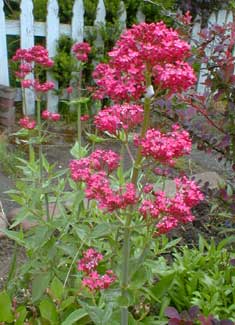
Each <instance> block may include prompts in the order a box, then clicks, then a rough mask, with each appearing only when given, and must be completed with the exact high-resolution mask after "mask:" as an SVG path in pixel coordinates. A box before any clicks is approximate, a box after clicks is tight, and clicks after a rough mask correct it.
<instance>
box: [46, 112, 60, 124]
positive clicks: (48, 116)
mask: <svg viewBox="0 0 235 325" xmlns="http://www.w3.org/2000/svg"><path fill="white" fill-rule="evenodd" d="M42 118H43V119H44V120H51V121H54V122H56V121H59V120H60V114H58V113H52V112H49V111H48V110H44V111H43V112H42Z"/></svg>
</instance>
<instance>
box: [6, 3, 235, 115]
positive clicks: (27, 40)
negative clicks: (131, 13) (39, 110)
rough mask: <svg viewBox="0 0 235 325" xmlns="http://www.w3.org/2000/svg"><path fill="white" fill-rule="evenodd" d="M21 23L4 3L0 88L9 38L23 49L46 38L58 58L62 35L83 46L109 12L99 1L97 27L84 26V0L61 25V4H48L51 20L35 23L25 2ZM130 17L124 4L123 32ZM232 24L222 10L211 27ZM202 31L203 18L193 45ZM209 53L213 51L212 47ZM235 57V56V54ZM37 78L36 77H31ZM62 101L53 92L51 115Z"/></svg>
mask: <svg viewBox="0 0 235 325" xmlns="http://www.w3.org/2000/svg"><path fill="white" fill-rule="evenodd" d="M20 9H21V13H20V19H19V20H7V19H6V18H5V13H4V1H3V0H0V39H1V42H0V84H3V85H6V86H8V85H9V70H8V60H9V58H8V50H7V36H8V35H14V36H20V47H21V48H30V47H32V46H34V44H35V36H41V37H45V38H46V47H47V50H48V52H49V56H50V57H53V56H55V54H56V46H57V41H58V39H59V37H60V35H66V36H69V37H71V38H72V39H73V41H74V42H77V41H79V42H81V41H83V40H84V38H85V37H86V36H87V35H88V33H89V34H90V33H91V32H92V30H94V29H96V30H98V28H97V27H98V26H99V25H100V24H102V25H105V16H106V9H105V5H104V1H103V0H99V1H98V5H97V8H96V18H95V20H94V25H93V26H89V27H87V26H84V15H85V14H86V13H85V9H84V3H83V0H75V1H74V4H73V10H72V12H73V13H72V21H71V24H61V23H60V21H59V15H58V13H59V6H58V2H57V0H48V3H47V18H46V22H35V21H34V16H33V1H32V0H21V4H20ZM136 17H137V21H139V22H140V21H144V20H145V17H144V15H143V13H142V12H141V11H140V10H138V12H137V16H136ZM126 20H127V14H126V9H125V5H124V3H123V1H121V3H120V15H119V22H120V26H121V28H122V29H125V27H126ZM228 22H233V13H232V12H231V11H226V10H220V11H218V12H217V13H213V14H212V15H211V16H210V18H209V21H208V25H210V24H213V23H217V24H219V25H223V24H225V23H228ZM200 30H201V23H200V17H197V19H196V20H195V22H194V26H193V29H192V41H191V44H192V45H193V44H194V40H195V39H199V36H198V32H200ZM96 45H98V46H101V47H102V45H103V40H102V36H101V35H100V34H99V33H98V34H97V40H96ZM207 51H208V53H209V52H210V51H211V49H210V48H209V47H208V49H207ZM234 54H235V53H234ZM206 74H207V71H206V70H205V66H203V65H202V66H201V70H200V73H199V79H198V85H197V90H198V92H199V93H204V92H205V85H204V84H203V82H204V80H205V78H206ZM30 77H31V78H33V75H31V76H30ZM47 79H48V80H51V81H53V82H54V83H55V85H56V87H58V83H57V81H56V80H54V78H53V76H52V75H51V74H50V73H47ZM20 99H21V97H20V92H18V95H17V100H20ZM58 101H59V98H58V96H56V95H55V94H53V93H52V92H49V93H48V95H47V107H48V109H49V110H50V111H52V112H56V111H57V109H58ZM26 107H27V112H26V113H27V114H29V115H30V114H34V112H35V101H34V94H33V92H32V91H31V90H30V89H26Z"/></svg>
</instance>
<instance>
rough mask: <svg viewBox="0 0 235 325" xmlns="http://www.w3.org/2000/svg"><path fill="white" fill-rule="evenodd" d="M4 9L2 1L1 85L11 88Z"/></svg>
mask: <svg viewBox="0 0 235 325" xmlns="http://www.w3.org/2000/svg"><path fill="white" fill-rule="evenodd" d="M3 7H4V3H3V0H0V40H1V42H0V62H1V64H0V84H2V85H5V86H9V71H8V54H7V38H6V24H5V14H4V11H3Z"/></svg>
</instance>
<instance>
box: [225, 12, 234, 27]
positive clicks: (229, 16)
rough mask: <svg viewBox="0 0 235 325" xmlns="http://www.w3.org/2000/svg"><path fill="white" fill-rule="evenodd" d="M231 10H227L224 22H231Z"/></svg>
mask: <svg viewBox="0 0 235 325" xmlns="http://www.w3.org/2000/svg"><path fill="white" fill-rule="evenodd" d="M233 20H234V19H233V12H232V11H231V10H230V11H228V12H227V17H226V24H229V23H233Z"/></svg>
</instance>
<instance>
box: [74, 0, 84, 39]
mask: <svg viewBox="0 0 235 325" xmlns="http://www.w3.org/2000/svg"><path fill="white" fill-rule="evenodd" d="M72 39H73V40H74V41H76V42H82V41H83V39H84V4H83V0H75V2H74V5H73V18H72Z"/></svg>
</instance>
